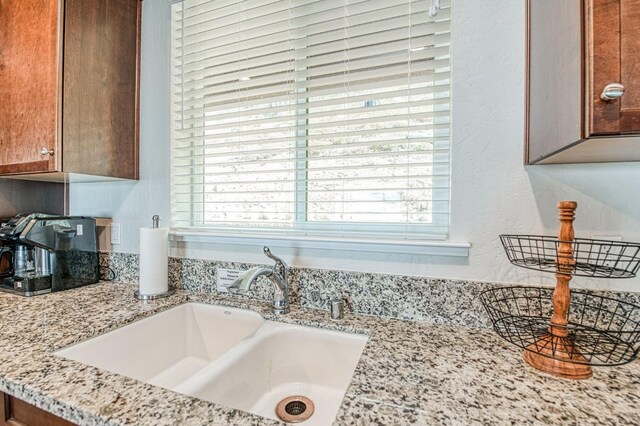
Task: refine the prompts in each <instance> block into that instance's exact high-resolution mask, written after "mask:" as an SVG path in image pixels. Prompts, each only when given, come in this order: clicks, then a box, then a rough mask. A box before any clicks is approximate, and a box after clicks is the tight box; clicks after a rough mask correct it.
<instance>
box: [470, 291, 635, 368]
mask: <svg viewBox="0 0 640 426" xmlns="http://www.w3.org/2000/svg"><path fill="white" fill-rule="evenodd" d="M553 291H554V290H553V289H552V288H539V287H525V286H514V287H499V288H494V289H490V290H486V291H484V292H483V293H481V295H480V299H481V301H482V304H483V305H484V307H485V309H486V310H487V312H488V313H489V317H490V319H491V322H492V323H493V328H494V329H495V331H496V332H497V333H498V334H499V335H500V336H501V337H503V338H504V339H506V340H507V341H509V342H511V343H513V344H514V345H517V346H519V347H520V348H522V349H525V350H528V351H530V352H534V353H537V354H540V355H544V356H547V357H548V358H554V359H558V360H561V361H567V359H569V360H571V362H573V363H576V364H588V365H593V366H614V365H622V364H626V363H628V362H631V361H633V360H634V359H636V357H637V356H638V351H639V350H640V306H638V305H635V304H633V303H628V302H624V301H621V300H617V299H614V298H611V297H606V296H602V295H599V294H596V293H593V292H589V291H581V290H573V291H572V292H571V306H570V308H569V314H568V319H569V323H568V324H567V329H568V331H569V334H568V336H567V337H566V338H565V339H567V340H568V341H569V342H570V343H572V344H571V345H557V347H556V346H554V347H551V348H549V347H546V348H545V347H544V346H549V345H551V344H553V343H552V341H550V340H548V339H544V338H543V336H545V335H547V334H548V330H549V325H550V323H549V318H550V317H551V315H552V314H553V303H552V298H553ZM566 347H570V348H574V349H573V350H574V352H571V353H568V352H566V350H565V351H564V352H561V351H563V349H564V348H566ZM543 349H551V351H543ZM547 353H550V354H551V355H546V354H547Z"/></svg>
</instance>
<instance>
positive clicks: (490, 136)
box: [71, 0, 640, 291]
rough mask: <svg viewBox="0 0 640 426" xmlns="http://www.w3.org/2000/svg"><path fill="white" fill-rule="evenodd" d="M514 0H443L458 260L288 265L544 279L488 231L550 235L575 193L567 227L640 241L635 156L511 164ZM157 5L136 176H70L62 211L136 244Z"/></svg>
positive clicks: (157, 0) (162, 129)
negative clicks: (448, 19) (93, 180)
mask: <svg viewBox="0 0 640 426" xmlns="http://www.w3.org/2000/svg"><path fill="white" fill-rule="evenodd" d="M524 3H525V1H524V0H519V1H513V0H454V9H453V85H454V88H453V167H452V174H453V175H452V176H453V178H452V218H451V222H452V223H451V240H452V241H469V242H471V244H472V248H471V254H470V257H469V258H468V259H456V258H445V257H425V256H417V255H401V254H376V253H347V252H337V251H319V250H298V249H295V250H294V249H286V248H278V254H281V255H282V256H283V257H284V258H285V260H287V261H288V262H289V263H290V264H294V265H299V266H312V267H319V268H330V269H345V270H356V271H370V272H383V273H391V274H408V275H418V276H430V277H442V278H461V279H477V280H490V281H515V282H528V283H533V284H537V283H551V282H553V276H552V275H545V274H538V273H535V272H530V271H527V270H522V269H518V268H515V267H513V266H511V265H510V264H509V263H508V262H507V261H506V258H505V255H504V252H503V250H502V247H501V245H500V242H499V239H498V234H500V233H527V234H555V233H556V229H557V220H556V212H555V205H556V203H557V201H558V200H575V201H577V202H578V213H577V219H576V223H575V227H576V235H577V236H582V237H591V236H593V235H594V234H600V235H619V236H622V237H623V238H624V239H626V240H629V241H640V163H616V164H592V165H566V166H564V165H563V166H557V165H553V166H533V167H524V166H523V165H522V156H523V154H522V151H523V147H522V146H523V134H524V75H525V57H524V40H525V33H524V32H525V6H524ZM168 12H169V9H168V7H167V3H166V1H165V0H147V1H145V2H144V9H143V14H144V15H143V50H142V54H143V56H142V95H141V96H142V116H141V158H142V161H141V172H142V179H141V181H140V182H138V183H135V184H133V183H115V184H114V183H109V184H74V185H72V187H71V210H72V213H77V214H93V215H108V216H113V217H114V220H115V221H117V222H122V223H123V244H122V245H120V246H118V247H117V248H116V250H118V251H123V252H137V251H138V236H137V235H138V228H139V227H140V226H146V225H148V223H149V221H150V217H151V216H152V215H153V214H156V213H158V214H160V215H163V216H164V217H167V218H168V215H169V211H170V208H169V178H168V174H169V160H168V156H169V139H168V136H169V134H168V132H169V105H168V102H169V96H168V90H169V89H168V84H169V81H170V79H169V77H168V75H167V69H168V58H167V52H168V47H167V46H168V39H167V30H168V22H167V20H168ZM173 251H174V254H178V255H186V256H190V257H200V258H213V259H220V260H235V261H247V262H263V261H264V258H263V256H262V254H261V248H260V247H246V246H221V245H216V244H208V245H203V244H195V243H189V244H187V245H186V246H185V245H181V246H180V247H176V248H174V249H173ZM573 283H574V284H575V285H576V286H579V287H590V288H608V289H618V290H628V291H640V278H634V279H631V280H608V281H603V280H598V281H596V280H587V279H580V278H578V279H576V280H575V281H574V282H573Z"/></svg>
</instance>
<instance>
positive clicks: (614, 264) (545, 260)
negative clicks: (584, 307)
mask: <svg viewBox="0 0 640 426" xmlns="http://www.w3.org/2000/svg"><path fill="white" fill-rule="evenodd" d="M500 241H502V245H503V246H504V250H505V252H506V253H507V257H508V258H509V261H510V262H511V263H513V264H514V265H516V266H520V267H522V268H527V269H533V270H536V271H543V272H557V271H558V270H560V269H561V270H562V272H563V273H566V274H570V275H575V276H579V277H598V278H632V277H635V275H636V273H637V272H638V269H639V268H640V244H639V243H627V242H621V241H606V240H591V239H584V238H576V239H574V240H573V241H562V240H559V239H558V238H556V237H549V236H539V235H500ZM561 243H569V244H571V245H572V249H573V253H572V254H569V255H567V254H561V253H559V250H558V248H559V246H560V244H561ZM562 260H567V261H568V262H561V261H562Z"/></svg>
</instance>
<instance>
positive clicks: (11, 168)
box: [0, 0, 61, 174]
mask: <svg viewBox="0 0 640 426" xmlns="http://www.w3.org/2000/svg"><path fill="white" fill-rule="evenodd" d="M59 15H60V7H59V5H58V2H57V1H55V0H53V1H49V0H1V1H0V173H2V174H5V173H9V172H14V173H23V172H37V171H53V170H56V169H57V166H58V164H57V161H56V160H57V156H50V155H43V154H42V153H41V151H44V152H48V151H49V150H54V152H55V151H56V150H57V145H56V143H57V140H58V117H59V111H58V105H59V102H58V93H59V77H60V68H61V67H60V64H61V63H60V61H59V56H58V51H59V27H58V21H59V19H60V16H59Z"/></svg>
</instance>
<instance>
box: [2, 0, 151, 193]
mask: <svg viewBox="0 0 640 426" xmlns="http://www.w3.org/2000/svg"><path fill="white" fill-rule="evenodd" d="M140 14H141V2H140V0H58V1H57V2H56V1H55V0H53V1H52V0H0V99H2V103H0V123H2V125H0V175H14V176H15V177H28V178H36V179H42V180H63V179H66V178H68V176H70V175H71V176H75V175H77V176H79V177H80V178H82V179H88V180H100V179H103V178H105V179H108V178H119V179H138V119H139V118H138V117H139V112H138V111H139V64H140V22H141V21H140Z"/></svg>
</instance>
